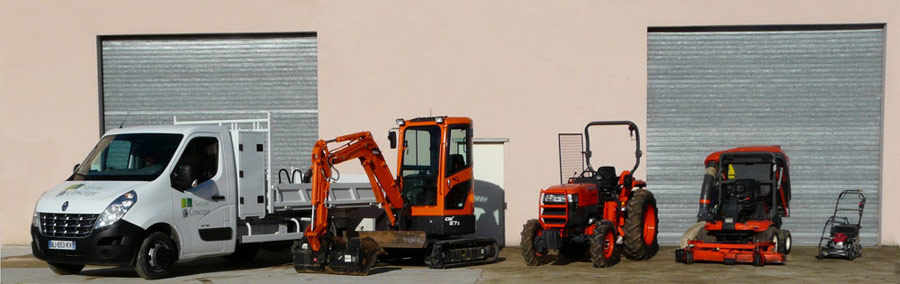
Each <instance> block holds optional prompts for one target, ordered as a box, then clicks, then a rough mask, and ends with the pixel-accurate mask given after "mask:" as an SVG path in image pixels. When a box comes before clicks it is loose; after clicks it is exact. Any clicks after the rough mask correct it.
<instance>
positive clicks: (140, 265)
mask: <svg viewBox="0 0 900 284" xmlns="http://www.w3.org/2000/svg"><path fill="white" fill-rule="evenodd" d="M177 259H178V250H177V248H176V247H175V242H174V241H172V238H170V237H169V236H167V235H166V234H164V233H162V232H154V233H152V234H150V235H149V236H147V238H145V239H144V241H143V242H142V243H141V248H140V250H138V255H137V260H136V261H135V264H134V270H135V272H137V274H138V275H140V276H141V278H144V279H159V278H165V277H168V276H169V275H172V268H174V267H175V261H176V260H177Z"/></svg>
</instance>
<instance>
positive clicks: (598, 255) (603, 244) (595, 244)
mask: <svg viewBox="0 0 900 284" xmlns="http://www.w3.org/2000/svg"><path fill="white" fill-rule="evenodd" d="M621 258H622V251H621V249H620V248H619V245H618V244H616V228H615V226H613V223H612V222H610V221H609V220H601V221H600V222H598V223H597V226H595V227H594V234H592V235H591V262H592V263H593V264H594V267H610V266H613V265H616V263H619V260H620V259H621Z"/></svg>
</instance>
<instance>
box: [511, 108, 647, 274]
mask: <svg viewBox="0 0 900 284" xmlns="http://www.w3.org/2000/svg"><path fill="white" fill-rule="evenodd" d="M609 125H625V126H628V130H629V131H630V134H631V135H632V136H633V137H634V140H635V144H636V147H635V152H634V154H635V163H634V167H632V169H631V170H624V171H622V172H621V173H619V174H618V175H616V170H615V167H611V166H603V167H599V168H597V169H594V168H593V166H591V139H590V134H589V133H588V129H589V128H590V127H592V126H609ZM584 141H585V149H584V151H583V152H582V153H583V155H584V160H585V162H586V165H587V167H586V168H585V169H584V170H583V171H582V172H581V174H580V175H578V176H575V177H571V178H569V180H568V183H566V184H562V185H554V186H550V187H548V188H545V189H542V190H541V195H540V200H539V210H538V214H539V218H538V219H532V220H529V221H528V222H527V223H525V225H524V228H523V230H522V243H521V247H522V255H523V257H524V258H525V263H526V264H527V265H529V266H536V265H541V264H543V263H544V257H545V256H547V255H548V253H549V252H550V251H551V250H556V251H558V252H559V254H561V255H562V256H564V257H567V258H581V257H583V256H585V255H587V254H588V253H587V252H589V254H590V259H591V262H592V263H593V265H594V267H609V266H613V265H615V264H616V263H618V262H619V260H620V258H621V255H622V254H624V255H625V257H626V258H629V259H632V260H646V259H650V258H652V257H653V256H654V255H656V253H657V251H658V250H659V244H658V242H657V233H658V231H657V226H658V225H659V219H658V218H657V217H658V215H657V209H656V198H654V197H653V193H651V192H650V191H648V190H647V189H645V188H646V183H645V182H644V181H642V180H637V179H635V178H634V172H635V171H636V170H637V168H638V165H639V164H640V161H641V155H642V152H641V140H640V132H639V131H638V127H637V125H635V124H634V122H631V121H595V122H591V123H588V124H587V126H585V127H584Z"/></svg>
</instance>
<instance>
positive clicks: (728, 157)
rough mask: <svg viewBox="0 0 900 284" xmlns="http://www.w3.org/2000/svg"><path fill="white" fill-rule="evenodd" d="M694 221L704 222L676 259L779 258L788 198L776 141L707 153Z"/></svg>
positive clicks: (784, 161)
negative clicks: (698, 204) (695, 219)
mask: <svg viewBox="0 0 900 284" xmlns="http://www.w3.org/2000/svg"><path fill="white" fill-rule="evenodd" d="M705 164H706V167H707V168H706V176H705V177H704V179H703V186H702V189H701V193H700V210H699V213H698V220H699V221H700V222H706V224H705V225H704V226H703V228H701V229H700V230H699V232H697V235H696V236H694V237H693V238H689V240H688V241H687V247H685V248H683V249H679V250H676V251H675V261H677V262H683V263H686V264H690V263H693V262H697V261H704V262H723V263H725V264H735V263H753V265H755V266H764V265H766V263H784V262H785V260H786V259H787V254H788V253H790V251H791V233H790V232H789V231H788V230H782V229H781V218H782V217H789V215H790V211H789V206H788V205H789V202H790V200H791V187H790V178H789V175H788V157H787V155H786V154H785V153H784V152H783V151H782V150H781V147H780V146H754V147H741V148H734V149H730V150H726V151H720V152H715V153H712V154H710V155H709V156H707V157H706V161H705Z"/></svg>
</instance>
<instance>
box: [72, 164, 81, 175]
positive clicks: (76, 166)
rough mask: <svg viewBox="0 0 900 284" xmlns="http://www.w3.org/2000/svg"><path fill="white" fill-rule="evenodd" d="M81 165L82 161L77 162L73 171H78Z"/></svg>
mask: <svg viewBox="0 0 900 284" xmlns="http://www.w3.org/2000/svg"><path fill="white" fill-rule="evenodd" d="M80 166H81V164H80V163H79V164H75V166H74V167H72V172H73V173H74V172H75V171H77V170H78V167H80Z"/></svg>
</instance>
